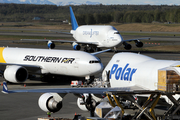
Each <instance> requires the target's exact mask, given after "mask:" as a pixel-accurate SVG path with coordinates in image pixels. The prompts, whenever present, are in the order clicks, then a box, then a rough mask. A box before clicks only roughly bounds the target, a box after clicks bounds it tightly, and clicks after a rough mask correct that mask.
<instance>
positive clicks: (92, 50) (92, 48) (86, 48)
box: [84, 46, 102, 53]
mask: <svg viewBox="0 0 180 120" xmlns="http://www.w3.org/2000/svg"><path fill="white" fill-rule="evenodd" d="M101 50H102V49H101V48H97V47H90V46H85V47H84V51H85V52H89V53H92V52H95V51H101Z"/></svg>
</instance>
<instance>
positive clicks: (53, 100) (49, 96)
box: [38, 93, 62, 113]
mask: <svg viewBox="0 0 180 120" xmlns="http://www.w3.org/2000/svg"><path fill="white" fill-rule="evenodd" d="M38 105H39V107H40V108H41V110H43V111H45V112H53V113H54V112H58V111H59V110H60V109H61V108H62V97H61V96H60V95H59V94H57V93H44V94H42V95H41V96H40V98H39V101H38Z"/></svg>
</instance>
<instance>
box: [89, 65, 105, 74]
mask: <svg viewBox="0 0 180 120" xmlns="http://www.w3.org/2000/svg"><path fill="white" fill-rule="evenodd" d="M102 70H103V64H102V63H95V64H93V65H92V66H91V71H92V72H93V73H98V72H101V71H102Z"/></svg>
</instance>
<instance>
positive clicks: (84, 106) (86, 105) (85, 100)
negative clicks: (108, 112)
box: [77, 94, 101, 111]
mask: <svg viewBox="0 0 180 120" xmlns="http://www.w3.org/2000/svg"><path fill="white" fill-rule="evenodd" d="M83 96H84V97H81V98H80V97H78V99H77V105H78V107H79V108H80V109H81V110H83V111H89V110H90V109H91V108H90V101H89V94H83ZM100 101H101V98H98V97H96V96H94V95H93V94H91V102H92V107H93V108H95V107H96V106H97V105H98V103H99V102H100Z"/></svg>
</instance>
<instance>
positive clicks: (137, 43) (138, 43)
mask: <svg viewBox="0 0 180 120" xmlns="http://www.w3.org/2000/svg"><path fill="white" fill-rule="evenodd" d="M135 43H136V46H137V47H142V46H143V43H142V42H141V41H139V40H136V41H135Z"/></svg>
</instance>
